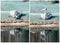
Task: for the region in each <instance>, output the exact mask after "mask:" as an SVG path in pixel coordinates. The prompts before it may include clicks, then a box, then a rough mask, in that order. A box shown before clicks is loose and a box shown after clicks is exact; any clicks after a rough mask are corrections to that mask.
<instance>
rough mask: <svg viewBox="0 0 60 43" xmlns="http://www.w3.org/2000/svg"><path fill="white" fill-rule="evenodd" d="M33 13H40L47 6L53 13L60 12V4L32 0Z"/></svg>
mask: <svg viewBox="0 0 60 43" xmlns="http://www.w3.org/2000/svg"><path fill="white" fill-rule="evenodd" d="M30 5H31V13H39V12H40V11H41V9H43V8H47V9H48V11H49V12H51V13H59V4H51V3H49V2H47V1H41V2H31V4H30Z"/></svg>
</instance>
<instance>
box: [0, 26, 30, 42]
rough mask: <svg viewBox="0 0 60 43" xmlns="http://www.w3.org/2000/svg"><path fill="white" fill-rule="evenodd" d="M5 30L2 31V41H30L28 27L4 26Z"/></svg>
mask: <svg viewBox="0 0 60 43" xmlns="http://www.w3.org/2000/svg"><path fill="white" fill-rule="evenodd" d="M4 29H6V30H5V31H1V41H2V42H28V41H29V30H28V28H26V29H24V28H10V29H11V30H8V31H7V29H9V27H6V28H4Z"/></svg>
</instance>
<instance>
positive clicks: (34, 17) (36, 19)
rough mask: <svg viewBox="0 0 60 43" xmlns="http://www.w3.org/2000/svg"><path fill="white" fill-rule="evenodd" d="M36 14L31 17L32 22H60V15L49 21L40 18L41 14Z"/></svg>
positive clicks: (55, 15)
mask: <svg viewBox="0 0 60 43" xmlns="http://www.w3.org/2000/svg"><path fill="white" fill-rule="evenodd" d="M35 14H36V15H33V14H31V15H30V21H31V22H46V21H53V22H55V21H57V22H58V21H59V14H52V15H53V16H54V17H53V18H51V19H49V20H44V19H42V18H41V16H40V14H41V13H39V14H38V13H35Z"/></svg>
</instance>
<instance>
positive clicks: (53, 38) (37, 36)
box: [30, 30, 59, 42]
mask: <svg viewBox="0 0 60 43" xmlns="http://www.w3.org/2000/svg"><path fill="white" fill-rule="evenodd" d="M30 41H31V42H58V41H59V30H40V32H35V33H32V32H31V33H30Z"/></svg>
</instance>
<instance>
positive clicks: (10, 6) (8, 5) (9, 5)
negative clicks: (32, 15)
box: [1, 1, 29, 11]
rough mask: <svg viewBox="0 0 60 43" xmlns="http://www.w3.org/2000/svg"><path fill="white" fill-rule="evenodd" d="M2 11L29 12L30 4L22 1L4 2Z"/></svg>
mask: <svg viewBox="0 0 60 43" xmlns="http://www.w3.org/2000/svg"><path fill="white" fill-rule="evenodd" d="M1 10H2V11H10V10H19V11H29V3H28V2H20V1H2V2H1Z"/></svg>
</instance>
